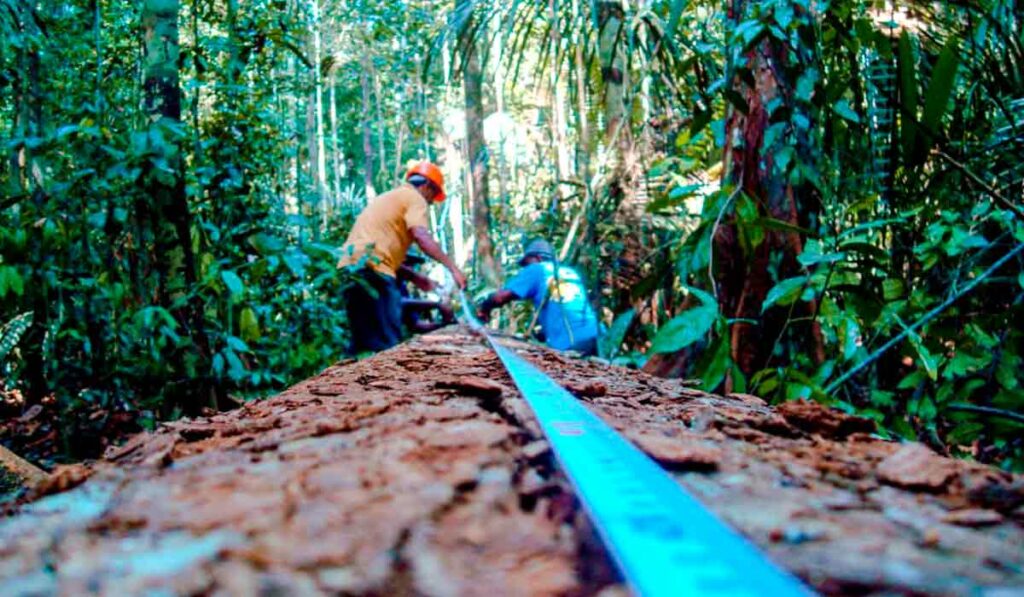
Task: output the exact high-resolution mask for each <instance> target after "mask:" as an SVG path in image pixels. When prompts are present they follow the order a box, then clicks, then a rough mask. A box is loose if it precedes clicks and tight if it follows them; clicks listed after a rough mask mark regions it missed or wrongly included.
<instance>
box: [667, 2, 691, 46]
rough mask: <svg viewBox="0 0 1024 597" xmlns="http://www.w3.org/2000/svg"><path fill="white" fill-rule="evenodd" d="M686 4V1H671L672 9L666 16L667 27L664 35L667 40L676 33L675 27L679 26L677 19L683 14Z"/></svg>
mask: <svg viewBox="0 0 1024 597" xmlns="http://www.w3.org/2000/svg"><path fill="white" fill-rule="evenodd" d="M686 4H687V0H673V2H672V9H671V12H669V16H668V27H667V28H666V30H665V35H666V36H668V37H669V38H671V37H672V36H673V35H675V33H676V27H678V26H679V17H680V15H682V14H683V8H684V7H685V6H686Z"/></svg>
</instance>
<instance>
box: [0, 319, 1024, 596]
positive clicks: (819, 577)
mask: <svg viewBox="0 0 1024 597" xmlns="http://www.w3.org/2000/svg"><path fill="white" fill-rule="evenodd" d="M515 347H516V348H517V350H519V352H520V353H521V354H522V355H524V356H525V357H527V358H528V359H529V360H531V361H532V362H534V364H536V365H537V366H538V367H540V368H541V369H543V370H545V371H546V372H547V373H548V374H549V375H551V376H552V377H553V378H554V379H555V380H556V381H558V382H559V383H561V384H562V385H564V386H565V387H567V388H568V389H569V390H570V391H571V392H572V393H574V394H575V395H577V396H578V397H579V398H580V399H581V400H583V401H585V402H586V403H587V404H588V405H589V406H590V407H591V408H592V409H593V410H594V411H595V412H597V413H598V414H599V415H601V416H602V417H604V418H605V419H606V420H607V421H608V422H609V423H610V424H611V425H613V426H614V427H616V428H617V429H618V430H619V431H620V432H621V433H623V434H624V435H625V436H626V437H628V438H630V439H632V440H633V441H634V442H636V443H637V445H639V446H640V447H641V448H642V449H644V450H645V451H647V452H648V453H649V454H650V455H651V456H652V457H653V458H655V459H656V460H658V461H660V462H661V463H662V464H663V465H664V466H665V467H666V468H668V469H669V470H671V471H672V472H673V475H674V476H675V478H676V479H678V481H679V482H680V483H682V484H684V485H685V486H686V487H687V488H688V489H690V490H691V491H692V492H693V493H694V495H696V496H697V497H698V498H700V499H701V500H702V501H703V502H704V503H705V504H706V505H707V506H708V507H709V508H710V509H711V510H713V511H714V512H716V513H717V514H719V515H720V516H721V517H722V518H723V519H725V520H726V521H727V522H729V523H731V524H732V525H733V526H734V527H735V528H737V529H738V530H739V531H740V532H742V533H743V534H745V535H746V536H747V537H749V538H750V539H751V540H752V541H753V542H754V543H755V544H756V545H758V546H759V547H761V548H762V549H763V550H765V552H766V553H767V554H768V556H769V557H770V558H772V559H773V560H774V561H776V562H777V563H778V564H780V565H781V566H783V567H785V568H787V569H789V570H792V571H793V572H794V573H795V574H797V575H799V576H800V577H801V578H803V579H804V580H805V581H807V582H808V583H809V584H810V585H811V586H813V587H815V588H816V589H818V590H819V591H822V592H824V593H832V594H840V593H857V594H870V593H886V594H891V593H897V594H901V593H905V594H910V593H913V594H928V593H933V594H965V595H966V594H976V593H978V592H979V591H981V590H983V589H986V588H993V589H995V588H1003V589H1016V590H1018V591H1019V590H1024V550H1022V549H1021V546H1022V545H1024V527H1022V524H1021V521H1022V518H1024V510H1022V505H1024V481H1022V479H1021V478H1020V477H1019V476H1012V475H1009V474H1006V473H1003V472H1000V471H997V470H995V469H992V468H989V467H985V466H982V465H979V464H975V463H970V462H964V461H958V460H952V459H948V458H944V457H941V456H938V455H936V454H934V453H933V452H931V451H929V450H928V449H927V448H925V447H924V446H921V445H918V444H908V445H900V444H896V443H892V442H887V441H884V440H881V439H878V438H877V437H875V436H873V435H872V434H871V431H872V425H871V423H870V422H868V421H865V420H862V419H857V418H855V417H850V416H847V415H844V414H842V413H838V412H834V411H831V410H828V409H826V408H824V407H821V406H819V405H816V404H811V403H806V402H796V403H788V404H785V405H782V406H780V407H778V408H774V409H773V408H771V407H769V406H768V405H767V404H765V403H764V402H763V401H762V400H760V399H758V398H756V397H753V396H747V395H730V396H715V395H711V394H706V393H703V392H700V391H697V390H694V389H692V388H690V387H687V386H685V385H683V384H680V383H679V382H678V381H673V380H666V379H659V378H655V377H651V376H648V375H646V374H643V373H639V372H634V371H628V370H624V369H620V368H617V367H611V366H606V365H603V364H598V363H594V362H587V361H578V360H574V359H571V358H567V357H565V356H563V355H560V354H557V353H554V352H551V351H548V350H545V349H543V348H539V347H535V346H528V345H525V344H519V343H515ZM37 495H38V499H36V500H35V501H34V502H31V503H29V504H27V505H25V506H23V507H22V508H21V509H20V511H19V512H17V513H16V514H14V515H13V516H11V517H10V518H8V519H7V520H6V521H3V522H2V523H0V562H2V563H3V565H2V566H0V588H3V594H5V595H17V594H40V593H42V594H46V593H57V592H60V593H66V594H78V593H84V592H107V593H111V594H137V593H144V592H152V591H153V590H155V589H158V588H159V589H161V590H163V591H164V592H167V593H171V594H194V593H221V594H239V595H241V594H256V593H263V592H282V593H286V594H320V593H355V594H426V595H478V594H495V593H497V594H524V595H588V594H595V593H598V592H601V591H605V593H604V594H614V593H616V592H617V591H620V590H621V589H619V588H618V587H617V586H616V585H617V583H618V580H617V578H616V574H615V571H614V569H613V568H612V567H611V565H610V564H609V563H608V561H607V559H606V557H605V555H604V554H603V551H602V549H601V547H600V545H599V543H598V542H597V541H596V540H595V538H594V537H593V534H592V532H591V531H590V530H589V527H588V525H587V521H586V518H585V516H584V515H583V514H582V513H581V512H580V510H579V506H578V504H577V503H576V501H575V499H574V497H573V495H572V493H571V490H570V489H569V488H568V485H567V484H566V483H565V481H564V479H563V478H562V476H561V475H560V474H559V473H558V471H557V470H555V468H554V465H553V462H552V458H551V455H550V451H549V450H548V447H547V445H546V442H544V440H543V437H542V436H541V434H540V432H539V430H538V428H537V426H536V423H535V422H534V421H533V418H532V415H531V414H530V412H529V409H528V408H527V406H526V404H525V403H524V401H523V400H522V399H521V397H520V396H519V394H518V392H517V390H516V389H515V387H514V386H513V384H512V383H511V381H510V380H509V379H508V377H507V375H506V374H505V373H504V370H503V369H502V367H501V365H500V363H499V362H498V360H497V358H496V356H495V355H494V354H493V353H491V352H490V351H489V350H488V349H487V348H486V347H485V346H484V344H483V343H481V341H480V340H479V339H478V338H475V337H473V336H472V335H471V334H470V333H468V332H467V331H466V330H464V329H462V328H449V329H446V330H442V331H441V332H438V333H435V334H431V335H428V336H423V337H420V338H418V339H416V340H413V341H411V342H409V343H406V344H404V345H402V346H399V347H396V348H394V349H392V350H389V351H386V352H384V353H381V354H379V355H376V356H374V357H373V358H370V359H367V360H364V361H360V362H356V363H348V364H344V365H339V366H335V367H331V368H329V369H327V370H326V371H324V372H323V373H322V374H320V375H318V376H317V377H314V378H312V379H310V380H307V381H305V382H303V383H300V384H298V385H296V386H294V387H292V388H290V389H289V390H287V391H285V392H283V393H281V394H279V395H278V396H275V397H273V398H271V399H268V400H265V401H261V402H254V403H249V404H247V405H245V406H244V407H242V408H240V409H237V410H235V411H232V412H228V413H223V414H219V415H216V416H213V417H209V418H202V419H194V420H181V421H177V422H173V423H168V424H165V425H163V426H162V427H161V428H160V429H158V430H157V431H156V432H154V433H149V434H141V435H138V436H135V437H134V438H132V439H131V440H130V441H129V442H127V443H126V444H124V445H123V446H120V447H117V448H114V449H111V450H110V451H108V453H107V455H106V456H105V458H104V459H103V460H101V461H100V462H97V463H94V464H92V465H90V466H76V467H65V468H62V469H59V470H58V471H56V472H55V474H54V475H52V476H51V477H50V478H49V479H47V480H46V481H45V482H43V483H42V484H40V486H39V487H38V488H37Z"/></svg>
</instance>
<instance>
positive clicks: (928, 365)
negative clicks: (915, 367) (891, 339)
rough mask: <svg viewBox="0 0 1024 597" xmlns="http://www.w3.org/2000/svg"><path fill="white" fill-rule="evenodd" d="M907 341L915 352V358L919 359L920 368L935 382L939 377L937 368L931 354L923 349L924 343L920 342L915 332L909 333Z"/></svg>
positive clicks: (919, 337)
mask: <svg viewBox="0 0 1024 597" xmlns="http://www.w3.org/2000/svg"><path fill="white" fill-rule="evenodd" d="M907 339H908V340H909V341H910V345H911V346H913V347H914V350H915V351H917V356H919V357H920V359H921V366H922V367H924V370H925V371H926V372H927V373H928V378H929V379H931V380H932V381H935V380H936V379H938V377H939V371H938V366H937V364H936V362H935V357H933V356H932V353H931V352H929V351H928V349H927V348H925V345H924V343H923V342H922V341H921V336H918V335H917V334H916V333H915V332H911V333H910V334H908V335H907Z"/></svg>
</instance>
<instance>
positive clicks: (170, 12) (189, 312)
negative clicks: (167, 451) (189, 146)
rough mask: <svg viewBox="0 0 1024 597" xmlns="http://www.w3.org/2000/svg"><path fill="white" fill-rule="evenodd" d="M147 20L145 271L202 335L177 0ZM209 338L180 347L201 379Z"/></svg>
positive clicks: (183, 360)
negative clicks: (188, 183)
mask: <svg viewBox="0 0 1024 597" xmlns="http://www.w3.org/2000/svg"><path fill="white" fill-rule="evenodd" d="M142 24H143V28H144V35H145V46H144V47H145V65H144V71H143V104H144V109H145V114H146V117H147V119H146V122H147V127H146V130H145V131H144V132H145V135H146V146H147V150H148V155H149V159H148V160H147V161H146V162H145V165H144V167H143V169H142V174H141V175H142V182H143V188H144V190H145V192H144V193H143V194H140V195H139V196H138V199H137V200H136V204H135V208H136V217H137V219H138V222H137V224H138V229H139V232H140V234H139V237H140V240H141V241H142V242H144V243H145V241H146V239H148V238H152V241H153V242H152V244H148V243H147V244H145V245H144V250H143V251H142V253H143V257H142V263H141V265H142V274H143V275H144V276H146V277H147V278H150V275H151V273H152V274H155V276H156V280H155V289H154V290H155V291H156V297H157V302H158V303H159V304H160V305H161V306H163V307H164V308H167V309H172V310H174V312H175V313H176V314H177V320H178V323H179V324H181V325H182V327H184V328H185V329H186V330H189V331H188V333H187V335H186V337H187V338H188V339H190V340H193V341H195V340H197V339H198V338H197V337H196V336H194V335H200V334H201V333H202V332H201V330H202V323H201V318H202V314H201V313H200V312H199V305H197V304H196V302H195V301H194V300H192V299H191V297H190V293H191V292H192V291H193V287H194V286H195V283H196V263H195V254H194V252H193V248H192V232H191V229H192V223H191V216H190V213H189V206H188V202H187V200H186V195H185V178H184V172H183V166H184V164H183V161H182V151H181V145H182V141H183V139H184V135H183V130H182V122H181V88H180V86H179V81H178V58H179V54H180V46H179V40H178V0H146V2H145V4H144V5H143V11H142ZM146 249H149V251H147V250H146ZM147 252H148V255H145V253H147ZM150 279H151V278H150ZM203 344H205V342H197V343H194V346H193V347H188V346H187V345H186V346H184V347H183V348H184V350H179V351H175V357H174V362H173V363H172V366H173V367H174V368H175V369H176V370H177V371H178V372H179V373H180V374H182V375H184V376H186V377H187V378H188V379H197V378H198V376H197V374H196V373H197V367H196V365H197V362H196V359H197V357H198V356H199V355H196V354H195V350H194V349H192V348H194V347H196V346H198V347H199V348H200V349H201V350H202V349H203V348H205V347H203V346H202V345H203ZM184 392H185V393H187V392H188V389H187V388H186V389H184ZM178 400H179V401H180V402H182V403H184V402H185V400H187V398H186V396H185V395H182V396H178ZM188 406H190V408H191V409H192V410H194V409H195V408H196V407H197V405H196V404H194V403H193V404H190V405H188Z"/></svg>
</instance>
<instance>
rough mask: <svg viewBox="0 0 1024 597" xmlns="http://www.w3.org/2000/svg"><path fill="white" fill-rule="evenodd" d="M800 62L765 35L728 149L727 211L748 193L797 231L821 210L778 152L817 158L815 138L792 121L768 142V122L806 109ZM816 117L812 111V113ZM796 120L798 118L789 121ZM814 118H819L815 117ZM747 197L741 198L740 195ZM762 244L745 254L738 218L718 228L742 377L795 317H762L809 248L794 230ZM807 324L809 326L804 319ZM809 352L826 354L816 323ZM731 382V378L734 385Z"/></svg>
mask: <svg viewBox="0 0 1024 597" xmlns="http://www.w3.org/2000/svg"><path fill="white" fill-rule="evenodd" d="M754 4H755V3H752V2H748V1H747V0H736V1H735V2H734V3H733V6H732V10H731V13H730V16H731V17H732V18H733V19H734V20H736V22H740V21H741V20H743V19H744V18H746V17H747V16H748V9H749V7H750V6H752V5H754ZM796 61H800V62H803V63H805V64H811V63H812V61H813V56H811V55H809V53H808V55H806V56H797V52H794V49H793V48H790V47H788V46H786V45H784V44H782V43H780V42H778V41H777V40H775V39H773V38H772V37H770V36H769V37H767V38H766V39H765V40H764V41H762V42H761V43H759V44H757V45H756V46H755V47H753V48H752V49H751V50H750V51H749V52H748V53H747V54H746V62H745V64H744V65H743V67H744V68H745V69H746V70H748V71H749V72H750V73H751V74H752V78H753V83H754V84H753V86H751V85H750V84H749V80H748V81H747V82H743V81H741V80H740V77H737V79H736V81H735V83H734V85H735V91H736V93H737V94H738V95H739V96H741V97H742V98H743V100H744V102H745V104H746V110H745V111H744V110H741V109H739V108H737V107H733V108H732V109H731V113H730V116H729V118H728V120H727V122H726V134H725V138H726V139H727V147H726V152H725V156H724V163H725V170H724V174H723V176H724V183H725V184H724V185H723V187H725V188H732V189H735V192H734V194H733V199H734V201H733V203H732V205H729V206H727V207H726V208H725V209H726V213H728V212H729V211H732V213H736V210H735V205H736V200H737V199H739V198H741V197H742V195H745V196H746V197H748V198H750V199H751V200H753V201H754V203H755V204H756V205H757V211H758V214H759V215H760V216H761V217H762V218H764V217H767V218H772V219H774V220H776V221H779V222H784V223H785V224H788V225H790V226H792V227H793V228H794V229H795V228H797V227H800V226H802V225H804V222H806V221H807V220H808V219H809V218H807V214H806V213H805V214H803V217H802V214H801V212H802V211H806V210H814V209H816V207H815V205H816V200H815V197H813V195H812V193H813V191H812V190H811V185H809V184H807V183H803V184H798V185H794V184H793V183H792V182H791V179H790V177H789V176H787V172H786V170H785V168H784V166H783V164H782V163H781V162H780V161H777V157H778V156H779V155H780V153H779V152H780V150H782V149H783V148H784V147H786V146H787V145H788V146H795V147H796V151H797V157H796V158H794V159H800V157H801V156H808V155H811V153H812V151H813V147H811V145H812V143H813V142H812V141H811V139H810V136H809V135H808V134H807V133H806V132H804V133H801V132H800V131H799V130H796V129H794V128H793V127H792V125H791V126H790V129H789V130H788V131H787V132H786V134H782V135H776V136H775V140H774V141H772V140H770V139H766V136H765V132H766V130H767V129H768V127H769V124H770V123H769V116H770V114H769V108H768V106H769V105H770V104H771V103H772V102H774V101H779V100H781V101H782V102H785V103H786V104H787V107H788V108H789V109H790V110H792V111H793V112H794V114H795V113H796V112H798V111H800V110H801V109H802V107H801V106H798V105H796V102H795V101H794V99H793V98H794V87H795V84H796V81H793V80H788V78H787V75H786V73H792V72H794V70H796V68H795V67H796V63H795V62H796ZM808 116H810V115H808ZM791 120H792V119H791ZM811 122H813V121H811ZM741 194H742V195H741ZM764 232H765V237H764V240H763V242H761V243H760V244H759V245H757V246H755V247H753V248H751V249H749V254H746V255H745V254H744V251H743V247H742V246H741V244H740V234H741V232H740V230H739V229H738V226H737V220H736V217H735V216H730V217H728V218H726V219H725V220H724V222H723V225H722V226H721V227H720V228H719V229H718V230H717V231H716V232H715V234H714V238H713V244H714V264H713V266H714V271H715V286H716V290H717V292H718V300H719V308H720V310H721V312H722V313H723V314H724V315H725V316H726V317H727V318H730V319H733V320H737V321H736V323H733V324H732V326H731V328H730V338H729V342H730V354H731V357H732V360H733V361H734V362H735V363H736V364H737V365H738V366H739V369H740V371H742V372H743V374H744V375H747V376H749V375H751V374H753V373H754V372H756V371H758V370H759V369H761V368H763V367H765V366H767V365H768V364H769V360H770V358H771V353H772V350H773V347H774V346H775V344H776V342H778V341H779V340H780V339H781V337H782V334H783V333H784V332H785V330H786V328H787V326H788V323H789V319H790V317H791V316H792V315H793V313H792V312H790V311H789V309H778V308H776V309H770V310H769V311H767V312H766V313H764V314H762V305H763V303H764V301H765V298H766V297H767V295H768V292H769V290H771V288H772V287H773V286H774V285H775V284H776V283H777V282H778V281H779V280H783V279H785V278H789V277H792V276H795V275H798V273H799V271H800V268H801V266H800V265H799V263H798V262H797V256H798V255H800V253H801V252H802V251H803V244H804V239H803V237H802V236H801V235H800V234H799V233H798V232H795V231H793V230H792V229H791V230H778V229H776V228H775V227H773V228H772V229H766V230H765V231H764ZM798 304H800V305H804V310H803V311H802V312H801V313H799V314H800V315H807V316H810V315H811V314H813V313H814V312H815V310H816V308H815V305H814V304H813V303H812V304H810V309H809V312H808V311H807V310H806V309H805V307H806V305H807V303H798ZM803 325H805V326H806V325H807V324H803ZM809 327H810V329H809V330H806V331H805V333H808V332H809V337H810V338H811V346H810V349H811V352H812V355H813V356H814V358H815V359H816V360H818V361H820V360H821V359H822V358H823V354H822V350H823V349H822V342H821V330H820V327H819V326H818V324H817V323H814V322H812V323H810V324H809ZM727 383H730V385H731V380H730V382H727Z"/></svg>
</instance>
